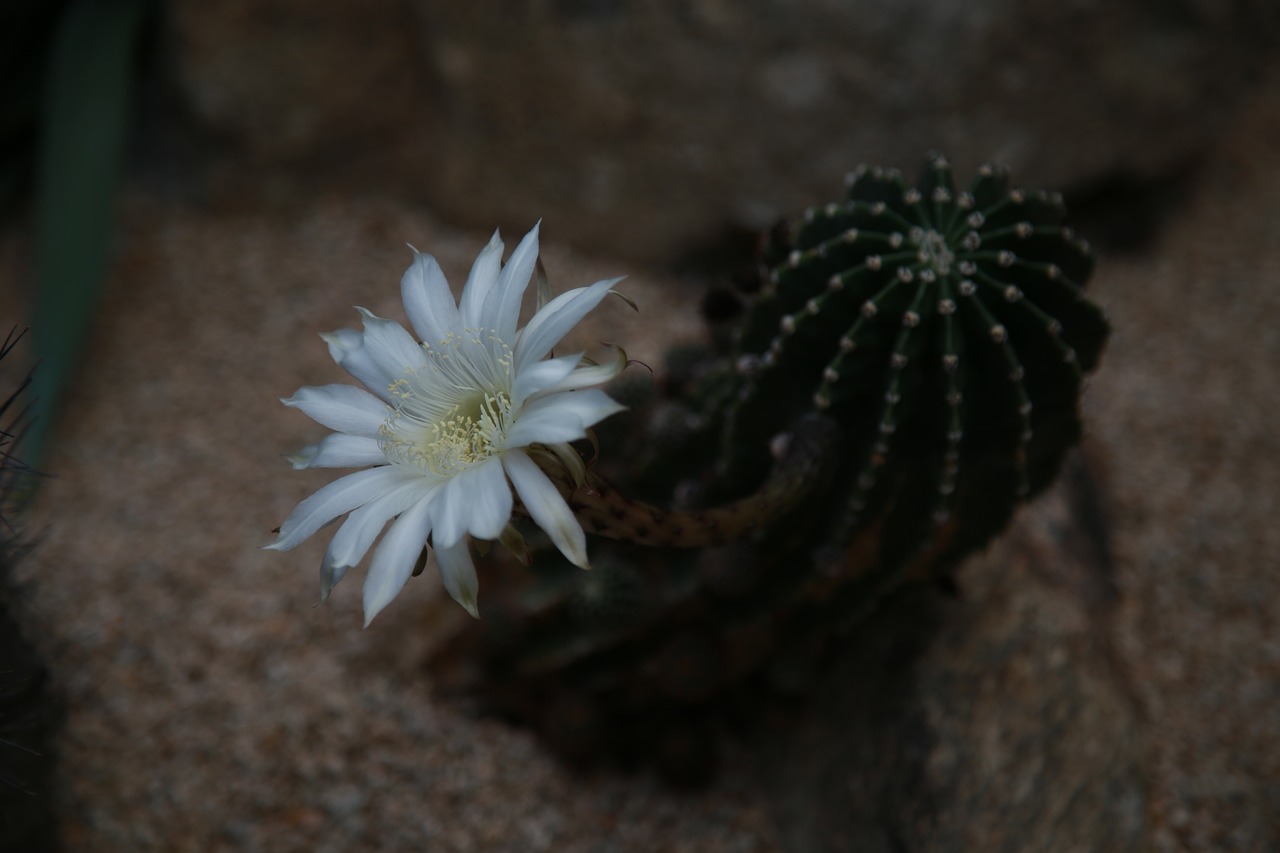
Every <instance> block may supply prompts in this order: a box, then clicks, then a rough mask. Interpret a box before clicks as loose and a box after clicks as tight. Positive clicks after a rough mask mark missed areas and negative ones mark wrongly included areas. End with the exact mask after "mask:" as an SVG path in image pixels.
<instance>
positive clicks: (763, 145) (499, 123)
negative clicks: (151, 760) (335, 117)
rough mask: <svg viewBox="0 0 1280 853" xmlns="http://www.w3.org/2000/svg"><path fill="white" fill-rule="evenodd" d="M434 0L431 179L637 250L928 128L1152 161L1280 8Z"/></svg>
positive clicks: (1167, 159) (1063, 164) (1180, 149)
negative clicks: (473, 0)
mask: <svg viewBox="0 0 1280 853" xmlns="http://www.w3.org/2000/svg"><path fill="white" fill-rule="evenodd" d="M420 5H422V6H424V7H426V6H427V4H425V3H424V4H420ZM431 6H432V11H431V14H430V16H429V21H428V22H427V24H426V25H424V28H423V32H424V34H425V36H426V38H427V43H428V45H429V50H428V60H429V61H430V63H431V66H432V68H433V69H434V71H435V73H436V75H437V77H438V78H439V81H440V87H441V93H440V94H441V96H440V97H439V98H438V99H437V100H436V101H435V103H434V104H433V108H434V110H435V112H436V115H435V119H434V120H433V121H432V123H431V128H430V140H431V149H432V152H433V157H432V163H431V164H432V166H433V172H434V175H433V178H434V180H433V181H432V182H431V183H430V184H429V187H428V189H429V192H430V194H431V197H432V199H433V201H434V202H435V203H436V204H438V205H439V206H440V207H441V208H442V209H444V210H447V211H448V212H449V213H450V214H452V215H454V216H456V217H459V218H463V219H466V220H469V221H485V220H487V219H492V218H493V217H495V216H502V215H511V213H512V212H514V211H520V210H530V211H538V214H539V215H543V216H546V217H547V218H548V219H549V220H555V221H557V224H559V223H560V220H564V224H563V225H561V227H562V228H569V227H572V228H573V229H575V231H576V232H577V236H578V238H579V239H580V240H585V241H590V242H593V243H597V244H600V243H603V244H605V245H607V246H608V247H609V250H610V251H615V252H618V253H620V254H627V255H640V256H643V255H649V256H661V255H665V254H668V253H670V252H672V251H674V250H678V249H680V248H682V247H683V246H684V244H686V243H688V242H691V241H697V240H701V239H710V238H712V237H714V236H715V229H717V228H722V227H725V226H728V225H730V224H732V225H737V226H744V227H748V228H762V227H766V226H768V225H770V224H771V222H772V220H773V219H775V218H776V217H777V216H779V215H781V214H784V213H790V212H794V211H796V210H798V209H802V208H803V207H805V206H807V205H809V204H812V203H813V202H814V200H815V199H827V198H833V197H835V196H836V194H837V193H838V191H839V182H840V179H841V178H842V177H843V175H844V174H845V173H846V172H847V171H848V170H850V169H852V168H853V167H855V166H856V165H858V164H859V163H861V162H870V163H880V164H886V165H891V164H896V165H899V166H903V167H908V168H910V169H912V170H914V169H915V167H916V164H917V163H918V162H919V161H920V160H921V158H922V157H923V155H924V153H925V152H926V151H927V150H928V149H930V148H938V149H942V150H945V151H946V152H948V153H949V154H950V155H951V156H952V158H953V159H954V160H955V161H956V162H957V164H958V165H960V166H961V167H962V168H963V170H965V171H967V170H968V169H969V168H970V167H972V166H975V165H977V164H978V163H979V162H982V161H985V160H988V159H998V160H1002V161H1004V162H1006V163H1008V164H1009V165H1010V166H1012V167H1013V169H1014V174H1015V175H1017V176H1018V179H1019V180H1021V181H1025V182H1026V183H1027V184H1029V185H1035V186H1046V187H1051V188H1054V187H1056V188H1067V187H1069V186H1071V185H1074V184H1078V183H1080V182H1087V181H1091V180H1094V179H1097V178H1099V177H1100V176H1105V175H1108V174H1112V173H1116V172H1123V173H1136V174H1139V175H1143V176H1152V175H1158V174H1160V173H1162V172H1165V171H1168V170H1170V169H1172V168H1175V167H1177V166H1178V165H1180V164H1181V163H1182V161H1184V160H1187V159H1188V158H1190V157H1194V156H1195V155H1196V154H1197V152H1199V151H1200V149H1201V148H1202V146H1203V145H1204V144H1205V143H1206V142H1207V141H1208V140H1209V139H1210V138H1211V137H1212V135H1213V134H1214V133H1215V132H1216V129H1217V127H1218V126H1219V125H1220V120H1221V118H1222V117H1223V116H1224V115H1225V114H1226V112H1227V111H1228V110H1229V109H1230V108H1231V106H1232V105H1233V104H1234V102H1235V95H1236V94H1237V93H1238V92H1239V91H1240V90H1241V88H1242V87H1243V84H1244V83H1245V81H1246V80H1248V79H1249V77H1250V75H1251V73H1252V68H1253V65H1254V63H1255V62H1256V61H1257V60H1258V59H1259V58H1260V57H1262V56H1265V55H1266V54H1267V53H1268V52H1269V51H1270V50H1271V44H1273V42H1274V35H1275V34H1276V31H1277V25H1278V24H1280V10H1277V8H1276V7H1275V4H1273V3H1268V2H1265V0H1234V2H1231V1H1230V0H1229V2H1219V3H1205V2H1201V3H1175V4H1170V3H1168V2H1165V0H1122V2H1103V0H1078V2H1072V3H1060V2H1032V3H1025V2H1016V0H981V2H973V3H953V2H944V0H914V2H908V3H890V2H873V3H835V2H824V3H814V4H805V5H802V6H796V5H795V4H792V3H786V2H781V1H780V0H750V2H742V3H727V2H721V0H700V2H693V3H683V2H682V3H661V4H658V3H627V2H621V0H617V1H616V2H608V0H597V2H590V0H577V1H576V2H570V0H561V2H555V3H540V4H528V7H526V8H524V9H523V10H522V11H520V12H511V13H509V14H507V15H503V16H495V15H492V14H491V13H490V12H489V11H488V10H486V9H484V8H483V7H481V6H477V5H475V4H460V3H459V4H454V3H450V4H431ZM529 7H531V8H529ZM962 174H963V172H962Z"/></svg>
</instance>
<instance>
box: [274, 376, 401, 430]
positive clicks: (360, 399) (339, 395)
mask: <svg viewBox="0 0 1280 853" xmlns="http://www.w3.org/2000/svg"><path fill="white" fill-rule="evenodd" d="M280 402H282V403H284V404H285V405H286V406H290V407H292V408H295V409H301V410H302V413H303V414H305V415H306V416H307V417H309V418H311V419H312V420H313V421H315V422H317V423H319V424H322V425H324V426H327V427H328V428H329V429H332V430H337V431H338V432H345V433H347V434H349V435H363V436H365V437H367V438H375V437H377V435H378V428H379V427H381V426H382V424H383V423H385V422H386V420H387V418H388V417H390V416H391V410H390V409H389V408H387V404H386V403H383V402H382V401H381V400H379V399H378V398H377V397H374V396H373V395H372V394H370V393H369V392H368V391H365V390H363V389H361V388H357V387H355V386H354V385H309V386H307V387H305V388H299V389H298V390H297V391H296V392H295V393H294V395H293V396H292V397H289V398H287V399H282V400H281V401H280Z"/></svg>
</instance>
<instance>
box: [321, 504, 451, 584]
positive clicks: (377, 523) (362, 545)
mask: <svg viewBox="0 0 1280 853" xmlns="http://www.w3.org/2000/svg"><path fill="white" fill-rule="evenodd" d="M437 491H438V487H437V488H432V487H430V486H428V485H426V484H425V483H423V482H421V481H419V480H417V479H414V480H410V481H409V482H407V483H404V484H402V485H400V486H397V487H396V488H394V489H392V490H391V491H389V492H387V493H386V494H383V495H379V496H378V497H377V498H375V499H374V500H371V501H369V502H368V503H367V504H365V505H364V506H362V507H360V508H359V509H356V510H355V511H353V512H352V513H351V515H349V516H347V520H346V521H344V522H342V526H341V527H339V528H338V532H337V533H335V534H334V535H333V539H332V540H330V541H329V547H328V549H327V550H326V551H325V553H324V560H323V561H322V562H321V563H320V600H321V601H322V602H323V601H328V600H329V593H330V592H332V591H333V588H334V587H335V586H337V584H338V581H340V580H342V577H343V575H345V574H346V573H347V569H349V568H351V567H352V566H354V565H357V564H358V563H359V562H360V561H361V560H363V559H364V555H365V554H366V553H367V552H368V551H369V547H370V546H371V545H373V540H375V539H377V538H378V534H379V533H381V532H382V528H383V527H385V526H386V524H387V522H388V521H390V520H391V519H392V518H394V517H395V516H397V515H399V514H400V513H402V512H404V511H405V510H407V509H408V508H409V507H410V506H412V505H413V504H414V503H415V502H417V501H422V500H430V499H431V498H432V497H434V496H435V494H436V492H437Z"/></svg>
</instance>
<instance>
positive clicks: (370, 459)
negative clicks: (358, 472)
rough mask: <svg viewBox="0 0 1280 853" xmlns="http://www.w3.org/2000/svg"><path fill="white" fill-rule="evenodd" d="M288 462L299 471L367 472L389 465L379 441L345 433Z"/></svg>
mask: <svg viewBox="0 0 1280 853" xmlns="http://www.w3.org/2000/svg"><path fill="white" fill-rule="evenodd" d="M285 459H288V460H289V462H290V464H292V465H293V468H294V470H295V471H299V470H302V469H303V468H367V467H369V466H370V465H385V464H386V463H387V457H386V456H384V455H383V453H382V446H381V445H379V444H378V440H377V439H376V438H367V437H365V436H362V435H347V434H345V433H341V432H335V433H331V434H330V435H327V436H325V438H324V440H323V441H321V442H320V443H319V444H312V445H309V446H307V447H304V448H302V449H301V450H299V451H298V452H297V453H291V454H289V455H288V456H286V457H285Z"/></svg>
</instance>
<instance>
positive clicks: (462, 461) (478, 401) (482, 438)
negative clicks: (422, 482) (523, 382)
mask: <svg viewBox="0 0 1280 853" xmlns="http://www.w3.org/2000/svg"><path fill="white" fill-rule="evenodd" d="M414 379H415V377H414V376H412V375H410V376H409V377H408V378H406V379H401V380H399V381H398V382H396V384H395V385H393V386H392V391H393V393H395V394H396V395H397V396H399V397H400V398H401V402H400V403H399V404H398V405H397V406H396V409H395V412H394V413H393V414H392V415H391V417H390V418H389V419H388V420H387V421H386V423H384V424H383V425H382V426H381V428H380V429H379V432H380V433H381V438H380V440H379V441H380V444H381V446H382V452H383V453H384V454H386V457H387V460H388V461H390V462H392V463H393V464H397V465H408V466H410V467H412V468H414V469H416V470H417V471H418V472H419V473H421V474H426V475H434V476H437V477H451V476H453V475H455V474H459V473H461V472H462V471H464V470H466V469H467V468H469V467H470V466H472V465H474V464H476V463H477V462H481V461H483V460H485V459H488V458H490V457H492V456H493V455H494V454H495V452H496V450H497V448H499V447H501V445H502V437H503V436H504V435H505V433H506V430H507V428H508V427H509V426H510V424H511V397H510V395H509V394H507V393H506V392H505V391H497V392H493V393H486V392H483V391H479V390H477V391H475V392H474V393H472V394H471V395H469V396H468V397H467V398H465V399H464V400H463V401H462V402H460V403H458V404H456V405H454V406H452V407H449V408H447V409H445V408H443V406H444V405H445V404H443V403H441V402H439V401H438V400H436V401H433V400H431V399H430V398H424V396H423V391H425V390H426V389H423V388H421V387H420V386H419V383H417V382H415V381H414Z"/></svg>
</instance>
